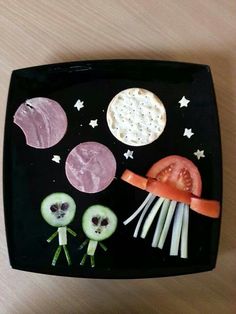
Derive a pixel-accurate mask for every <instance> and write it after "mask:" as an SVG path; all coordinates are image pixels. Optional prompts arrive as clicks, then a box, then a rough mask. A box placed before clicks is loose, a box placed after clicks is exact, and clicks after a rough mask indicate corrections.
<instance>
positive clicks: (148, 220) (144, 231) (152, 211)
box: [141, 197, 165, 239]
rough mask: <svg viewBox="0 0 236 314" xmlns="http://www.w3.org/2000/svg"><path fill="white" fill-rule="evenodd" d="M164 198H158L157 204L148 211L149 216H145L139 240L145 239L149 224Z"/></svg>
mask: <svg viewBox="0 0 236 314" xmlns="http://www.w3.org/2000/svg"><path fill="white" fill-rule="evenodd" d="M164 200H165V199H164V198H163V197H160V198H159V199H158V200H157V202H156V203H155V205H154V206H153V208H152V210H151V211H150V213H149V215H148V216H147V218H146V220H145V223H144V225H143V229H142V233H141V238H143V239H145V237H146V235H147V233H148V231H149V229H150V227H151V224H152V223H153V220H154V218H155V216H156V214H157V212H158V210H159V208H160V207H161V204H162V203H163V202H164Z"/></svg>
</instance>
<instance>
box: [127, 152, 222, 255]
mask: <svg viewBox="0 0 236 314" xmlns="http://www.w3.org/2000/svg"><path fill="white" fill-rule="evenodd" d="M121 179H122V180H124V181H126V182H127V183H129V184H131V185H134V186H136V187H138V188H140V189H143V190H146V191H147V192H149V194H148V195H147V197H146V198H145V200H144V201H143V203H142V204H141V205H140V206H139V207H138V209H137V210H136V211H135V212H134V213H133V214H132V215H131V216H130V217H129V218H128V219H126V220H125V221H124V222H123V223H124V224H125V225H127V224H128V223H129V222H131V221H132V220H133V219H134V218H135V217H137V216H138V215H139V214H140V213H141V215H140V217H139V220H138V223H137V225H136V228H135V231H134V237H135V238H136V237H137V236H138V234H139V230H140V228H141V226H142V230H141V234H140V236H141V238H146V236H147V233H148V231H149V230H150V227H151V225H152V224H153V222H154V219H155V217H156V215H157V213H158V212H159V211H160V214H159V216H158V219H157V223H156V228H155V232H154V235H153V240H152V247H158V248H160V249H162V248H163V246H164V244H165V240H166V237H167V234H168V232H169V229H170V226H171V223H172V220H173V227H172V236H171V245H170V255H172V256H177V255H178V254H179V252H180V257H181V258H187V257H188V225H189V208H191V209H192V210H194V211H196V212H198V213H199V214H202V215H205V216H208V217H212V218H218V217H219V214H220V204H219V202H218V201H215V200H204V199H201V198H200V196H201V191H202V180H201V175H200V173H199V171H198V168H197V167H196V166H195V165H194V164H193V162H192V161H190V160H189V159H187V158H184V157H182V156H177V155H172V156H168V157H165V158H163V159H161V160H159V161H158V162H156V163H155V164H154V165H153V166H152V167H151V168H150V169H149V171H148V172H147V175H146V177H142V176H140V175H137V174H135V173H133V172H132V171H130V170H125V172H124V173H123V174H122V177H121ZM157 196H158V197H159V198H158V199H157V200H156V197H157ZM154 201H155V202H154ZM153 204H154V205H153ZM143 221H144V222H143Z"/></svg>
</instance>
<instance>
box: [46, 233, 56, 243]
mask: <svg viewBox="0 0 236 314" xmlns="http://www.w3.org/2000/svg"><path fill="white" fill-rule="evenodd" d="M57 232H58V231H55V232H54V233H53V234H52V235H51V237H49V238H48V239H47V242H48V243H50V242H51V241H52V240H53V239H54V238H55V237H56V236H57Z"/></svg>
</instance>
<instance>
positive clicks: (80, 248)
mask: <svg viewBox="0 0 236 314" xmlns="http://www.w3.org/2000/svg"><path fill="white" fill-rule="evenodd" d="M88 242H89V239H86V240H85V241H84V242H83V243H82V244H80V247H79V250H82V249H83V248H84V247H85V245H86V244H87V243H88Z"/></svg>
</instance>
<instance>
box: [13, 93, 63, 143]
mask: <svg viewBox="0 0 236 314" xmlns="http://www.w3.org/2000/svg"><path fill="white" fill-rule="evenodd" d="M14 123H15V124H17V125H18V126H19V127H20V128H21V129H22V131H23V132H24V135H25V139H26V143H27V145H29V146H32V147H34V148H41V149H43V148H49V147H52V146H54V145H56V144H57V143H58V142H60V141H61V139H62V138H63V136H64V135H65V133H66V130H67V116H66V113H65V111H64V110H63V108H62V107H61V105H60V104H59V103H58V102H56V101H55V100H52V99H49V98H44V97H36V98H31V99H27V100H26V101H25V102H23V103H22V104H21V105H20V106H19V108H18V109H17V111H16V113H15V115H14Z"/></svg>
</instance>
